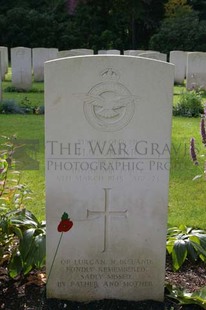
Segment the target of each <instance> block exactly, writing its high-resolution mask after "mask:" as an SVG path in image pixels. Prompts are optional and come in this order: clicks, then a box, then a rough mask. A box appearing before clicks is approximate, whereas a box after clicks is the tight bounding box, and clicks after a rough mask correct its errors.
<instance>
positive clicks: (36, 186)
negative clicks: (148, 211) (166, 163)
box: [0, 81, 206, 228]
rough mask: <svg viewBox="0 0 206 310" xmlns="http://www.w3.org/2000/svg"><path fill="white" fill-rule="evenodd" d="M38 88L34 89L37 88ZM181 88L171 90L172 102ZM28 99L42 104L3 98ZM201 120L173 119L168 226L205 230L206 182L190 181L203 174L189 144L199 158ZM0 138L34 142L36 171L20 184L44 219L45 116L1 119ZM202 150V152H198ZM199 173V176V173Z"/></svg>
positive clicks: (26, 173) (35, 97) (24, 174)
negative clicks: (29, 191) (36, 145)
mask: <svg viewBox="0 0 206 310" xmlns="http://www.w3.org/2000/svg"><path fill="white" fill-rule="evenodd" d="M36 84H37V85H36ZM9 85H11V83H10V81H5V82H4V83H3V88H4V89H5V88H6V87H8V86H9ZM33 87H35V88H36V87H37V88H38V87H39V89H41V90H43V83H35V84H34V86H33ZM182 90H184V87H180V86H175V87H174V94H175V95H174V100H175V101H176V100H177V98H178V94H179V93H180V92H181V91H182ZM24 96H27V98H28V100H30V101H31V102H32V103H34V102H35V103H36V104H37V103H40V102H41V104H42V102H43V100H44V99H43V92H40V93H31V92H30V93H7V92H3V98H9V99H15V100H22V98H23V97H24ZM199 123H200V118H184V117H173V126H172V152H171V169H170V187H169V219H168V222H169V223H170V224H171V225H179V224H182V223H183V224H185V225H191V226H194V227H200V228H205V225H206V212H205V193H204V189H205V186H206V181H205V180H204V179H203V178H201V179H198V180H196V181H192V179H193V177H194V176H195V175H197V174H200V170H202V171H203V162H204V158H202V157H201V162H200V165H199V167H197V166H194V165H193V163H192V162H191V160H190V155H189V141H190V138H191V137H195V138H196V142H197V144H198V148H199V154H202V152H203V151H204V150H203V149H202V147H201V139H200V134H199ZM0 124H1V135H6V136H10V135H13V134H16V135H17V137H18V138H19V139H37V140H38V141H39V150H38V152H37V160H38V161H39V165H40V166H39V170H24V171H22V179H21V181H22V182H25V183H27V184H28V185H29V187H30V188H31V189H32V191H33V194H32V197H33V199H32V201H30V202H28V209H30V210H32V211H33V212H34V213H35V215H36V216H37V217H38V218H40V219H44V218H45V177H44V175H45V174H44V169H45V167H44V166H45V164H44V116H43V115H3V114H1V115H0ZM201 150H202V152H201ZM202 171H201V172H202Z"/></svg>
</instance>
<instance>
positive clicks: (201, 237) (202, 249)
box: [167, 225, 206, 271]
mask: <svg viewBox="0 0 206 310" xmlns="http://www.w3.org/2000/svg"><path fill="white" fill-rule="evenodd" d="M167 252H168V253H169V254H170V255H171V256H172V264H173V269H174V271H177V270H178V269H180V267H181V266H182V264H183V263H184V262H185V260H186V259H188V260H190V261H192V262H196V261H197V260H198V259H201V260H202V261H204V262H206V231H204V230H198V229H193V228H192V227H186V226H184V225H180V226H179V227H169V228H168V232H167Z"/></svg>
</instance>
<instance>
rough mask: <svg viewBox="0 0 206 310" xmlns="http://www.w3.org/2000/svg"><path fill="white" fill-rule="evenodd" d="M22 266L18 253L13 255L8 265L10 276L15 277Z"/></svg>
mask: <svg viewBox="0 0 206 310" xmlns="http://www.w3.org/2000/svg"><path fill="white" fill-rule="evenodd" d="M22 267H23V265H22V259H21V256H20V255H19V254H16V255H14V256H13V257H12V259H11V261H10V263H9V266H8V269H9V275H10V277H11V278H15V277H16V276H17V275H18V274H19V273H20V272H21V271H22Z"/></svg>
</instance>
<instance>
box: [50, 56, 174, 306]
mask: <svg viewBox="0 0 206 310" xmlns="http://www.w3.org/2000/svg"><path fill="white" fill-rule="evenodd" d="M173 81H174V66H173V65H171V64H168V63H164V62H157V61H153V60H150V59H146V58H140V57H128V56H109V55H107V56H98V55H96V56H89V57H74V58H64V59H59V60H56V61H50V62H47V63H46V64H45V107H46V165H47V169H46V210H47V211H46V212H47V274H48V280H47V296H48V297H49V298H61V299H68V300H76V301H86V300H95V299H105V298H107V299H110V298H115V299H124V300H143V299H153V300H160V301H162V300H163V296H164V280H165V251H166V232H167V210H168V207H167V206H168V181H169V157H170V151H169V148H170V135H171V118H172V94H173ZM67 217H69V218H70V220H69V218H67ZM71 221H72V223H73V226H72V223H71ZM68 229H70V230H69V231H67V230H68ZM64 231H65V232H64ZM66 231H67V232H66Z"/></svg>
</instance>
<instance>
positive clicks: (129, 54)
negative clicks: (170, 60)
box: [124, 50, 145, 56]
mask: <svg viewBox="0 0 206 310" xmlns="http://www.w3.org/2000/svg"><path fill="white" fill-rule="evenodd" d="M144 52H145V51H144V50H127V51H124V55H128V56H138V55H139V54H142V53H144Z"/></svg>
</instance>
